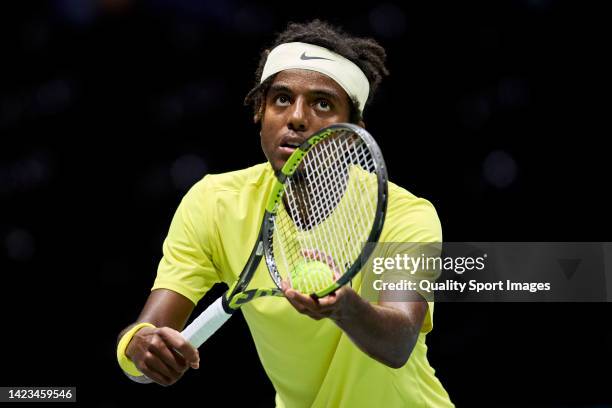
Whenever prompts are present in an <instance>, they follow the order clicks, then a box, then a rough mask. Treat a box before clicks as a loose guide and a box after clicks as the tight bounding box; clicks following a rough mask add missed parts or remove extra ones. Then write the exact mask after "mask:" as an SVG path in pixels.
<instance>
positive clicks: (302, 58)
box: [300, 51, 333, 61]
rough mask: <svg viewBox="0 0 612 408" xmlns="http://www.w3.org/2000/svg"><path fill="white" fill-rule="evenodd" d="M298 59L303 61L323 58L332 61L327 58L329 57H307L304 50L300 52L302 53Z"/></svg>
mask: <svg viewBox="0 0 612 408" xmlns="http://www.w3.org/2000/svg"><path fill="white" fill-rule="evenodd" d="M300 59H301V60H304V61H306V60H313V59H323V60H328V61H333V60H331V59H329V58H323V57H309V56H307V55H306V51H304V52H303V53H302V55H300Z"/></svg>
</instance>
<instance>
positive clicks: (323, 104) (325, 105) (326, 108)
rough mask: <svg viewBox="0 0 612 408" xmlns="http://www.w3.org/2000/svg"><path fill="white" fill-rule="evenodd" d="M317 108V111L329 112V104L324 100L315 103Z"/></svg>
mask: <svg viewBox="0 0 612 408" xmlns="http://www.w3.org/2000/svg"><path fill="white" fill-rule="evenodd" d="M317 108H319V110H322V111H324V112H329V111H330V110H331V104H330V103H329V102H328V101H326V100H325V99H319V100H318V101H317Z"/></svg>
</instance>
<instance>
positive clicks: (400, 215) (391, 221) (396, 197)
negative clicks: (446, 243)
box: [383, 182, 442, 242]
mask: <svg viewBox="0 0 612 408" xmlns="http://www.w3.org/2000/svg"><path fill="white" fill-rule="evenodd" d="M383 234H384V235H383V236H384V237H385V240H388V241H393V240H397V241H402V242H407V241H408V242H441V241H442V225H441V223H440V218H439V217H438V213H437V211H436V209H435V207H434V205H433V204H432V203H431V202H430V201H428V200H427V199H425V198H422V197H417V196H416V195H414V194H412V193H411V192H409V191H408V190H406V189H404V188H402V187H400V186H398V185H397V184H394V183H391V182H389V202H388V204H387V216H386V219H385V226H384V228H383Z"/></svg>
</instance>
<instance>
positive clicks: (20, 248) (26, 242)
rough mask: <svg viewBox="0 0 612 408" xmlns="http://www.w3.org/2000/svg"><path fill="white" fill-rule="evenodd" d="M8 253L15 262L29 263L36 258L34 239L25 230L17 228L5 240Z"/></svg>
mask: <svg viewBox="0 0 612 408" xmlns="http://www.w3.org/2000/svg"><path fill="white" fill-rule="evenodd" d="M4 245H5V246H6V253H7V255H8V257H9V258H10V259H13V260H15V261H27V260H29V259H31V258H32V256H34V252H35V248H34V247H35V245H34V238H33V237H32V234H30V233H29V232H28V231H26V230H25V229H21V228H16V229H14V230H12V231H10V232H9V233H8V234H7V236H6V238H5V240H4Z"/></svg>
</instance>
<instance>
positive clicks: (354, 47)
mask: <svg viewBox="0 0 612 408" xmlns="http://www.w3.org/2000/svg"><path fill="white" fill-rule="evenodd" d="M289 42H305V43H309V44H314V45H318V46H320V47H325V48H327V49H328V50H330V51H333V52H335V53H336V54H340V55H342V56H343V57H344V58H346V59H348V60H350V61H352V62H353V63H354V64H356V65H357V66H358V67H359V68H360V69H361V70H362V71H363V73H364V74H365V76H366V77H367V78H368V81H369V82H370V94H369V95H368V100H367V102H366V104H367V103H369V102H370V101H371V100H372V96H373V95H374V93H375V92H376V89H377V88H378V85H379V84H380V82H381V81H382V79H383V77H385V76H386V75H389V71H388V70H387V68H386V67H385V59H386V58H387V54H386V53H385V49H384V48H383V47H381V46H380V44H378V43H377V42H376V41H375V40H373V39H371V38H358V37H353V36H351V35H349V34H347V33H346V32H345V31H344V30H342V29H341V28H339V27H335V26H332V25H330V24H328V23H326V22H324V21H321V20H313V21H311V22H309V23H304V24H299V23H289V24H288V25H287V28H286V29H285V31H283V32H281V33H280V34H278V35H277V37H276V40H275V41H274V43H273V44H272V45H271V46H270V47H269V48H268V49H265V50H264V51H263V52H262V53H261V57H260V59H259V66H258V67H257V71H255V87H254V88H253V89H251V91H250V92H249V93H248V94H247V96H246V98H245V99H244V104H245V105H250V106H252V107H253V110H254V113H255V117H256V118H257V119H259V118H260V115H261V113H262V108H263V106H264V103H265V99H266V93H267V92H268V89H269V88H270V85H271V84H272V81H273V79H274V75H273V76H271V77H270V78H268V79H266V80H265V81H264V82H263V83H261V84H260V81H261V74H262V72H263V69H264V65H265V64H266V60H267V58H268V54H269V53H270V51H271V50H272V49H273V48H274V47H276V46H278V45H280V44H284V43H289ZM349 102H350V104H349V105H350V107H351V112H350V118H349V120H350V121H351V122H352V123H357V122H359V121H360V120H361V119H362V117H361V114H360V112H359V108H360V107H359V106H358V102H357V101H356V100H351V101H349Z"/></svg>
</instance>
